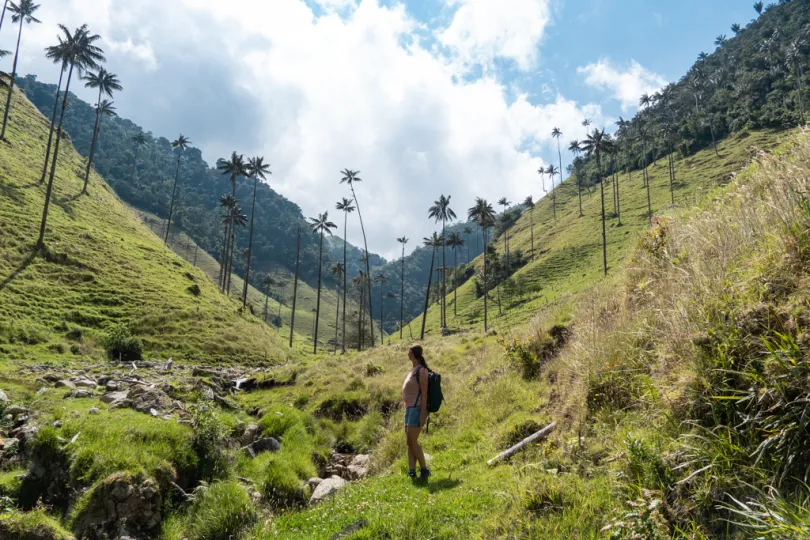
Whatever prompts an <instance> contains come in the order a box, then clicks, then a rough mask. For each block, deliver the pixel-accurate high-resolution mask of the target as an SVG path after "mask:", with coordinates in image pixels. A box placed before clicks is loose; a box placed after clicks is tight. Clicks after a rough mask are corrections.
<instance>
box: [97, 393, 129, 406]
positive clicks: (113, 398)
mask: <svg viewBox="0 0 810 540" xmlns="http://www.w3.org/2000/svg"><path fill="white" fill-rule="evenodd" d="M128 396H129V392H127V391H126V390H124V391H123V392H110V393H108V394H104V395H103V396H101V401H102V403H107V404H109V405H114V404H116V403H117V402H120V401H123V400H125V399H127V397H128Z"/></svg>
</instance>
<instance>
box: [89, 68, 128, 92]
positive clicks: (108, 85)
mask: <svg viewBox="0 0 810 540" xmlns="http://www.w3.org/2000/svg"><path fill="white" fill-rule="evenodd" d="M84 79H85V80H86V81H87V82H86V83H85V84H84V86H85V87H86V88H98V91H99V94H106V95H107V96H109V97H112V95H113V92H118V91H121V90H123V86H121V81H119V80H118V77H117V76H116V75H115V74H114V73H110V72H109V71H107V70H106V69H104V68H99V70H98V71H97V72H96V73H88V74H87V76H85V78H84Z"/></svg>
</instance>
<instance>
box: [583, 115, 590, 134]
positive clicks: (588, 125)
mask: <svg viewBox="0 0 810 540" xmlns="http://www.w3.org/2000/svg"><path fill="white" fill-rule="evenodd" d="M590 125H591V121H590V119H588V118H586V119H585V120H583V121H582V127H584V128H585V136H586V137H587V136H588V128H589V127H590Z"/></svg>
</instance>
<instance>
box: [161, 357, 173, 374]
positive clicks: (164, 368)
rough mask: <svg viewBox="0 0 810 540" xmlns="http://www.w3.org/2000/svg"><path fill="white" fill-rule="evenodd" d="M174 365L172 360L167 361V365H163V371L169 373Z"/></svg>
mask: <svg viewBox="0 0 810 540" xmlns="http://www.w3.org/2000/svg"><path fill="white" fill-rule="evenodd" d="M172 363H173V362H172V359H171V358H169V359H168V360H166V363H165V364H163V371H169V370H170V369H172Z"/></svg>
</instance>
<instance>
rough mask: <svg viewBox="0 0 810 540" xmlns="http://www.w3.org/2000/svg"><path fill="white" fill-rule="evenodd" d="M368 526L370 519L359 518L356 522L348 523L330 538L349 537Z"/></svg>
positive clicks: (340, 538)
mask: <svg viewBox="0 0 810 540" xmlns="http://www.w3.org/2000/svg"><path fill="white" fill-rule="evenodd" d="M366 527H368V521H367V520H365V519H358V520H357V521H355V522H354V523H351V524H349V525H346V526H345V527H343V528H342V529H341V530H340V531H339V532H336V533H335V534H333V535H332V536H330V537H329V540H343V538H349V537H351V536H353V535H354V533H356V532H358V531H360V530H362V529H365V528H366Z"/></svg>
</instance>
